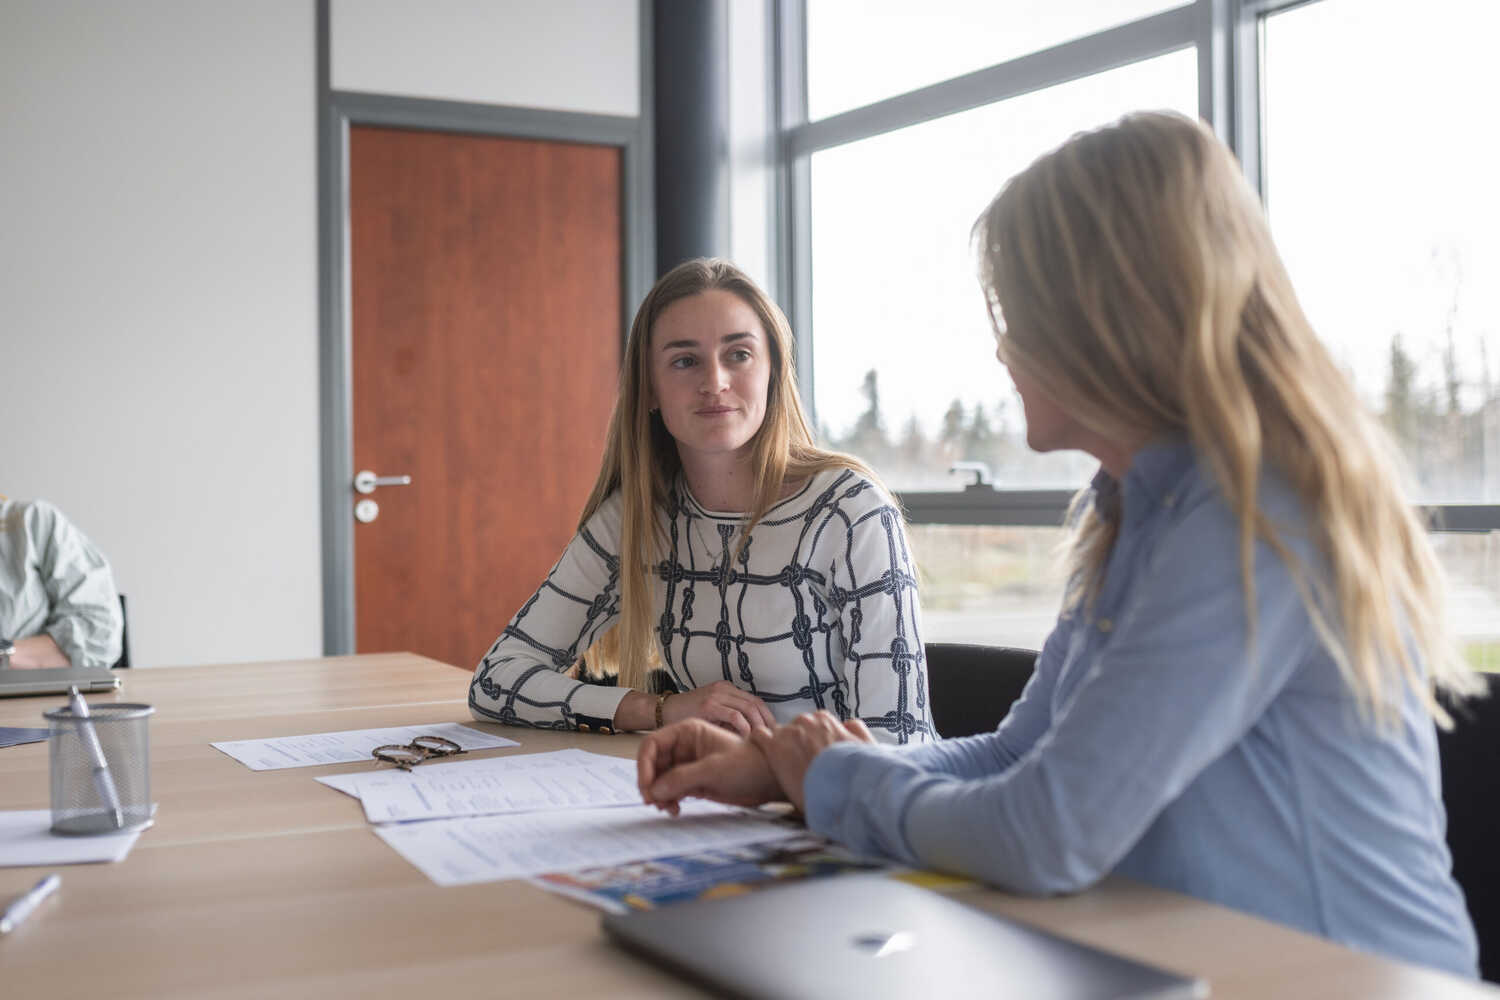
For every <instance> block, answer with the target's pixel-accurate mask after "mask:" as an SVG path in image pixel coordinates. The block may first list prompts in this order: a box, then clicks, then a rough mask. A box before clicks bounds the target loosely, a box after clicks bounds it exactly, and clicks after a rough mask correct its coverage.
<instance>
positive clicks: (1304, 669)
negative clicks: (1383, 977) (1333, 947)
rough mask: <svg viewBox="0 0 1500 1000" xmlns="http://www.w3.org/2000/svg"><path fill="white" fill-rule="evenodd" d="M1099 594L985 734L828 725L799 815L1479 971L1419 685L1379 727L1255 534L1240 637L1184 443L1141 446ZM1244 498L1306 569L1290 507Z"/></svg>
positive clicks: (1001, 873)
mask: <svg viewBox="0 0 1500 1000" xmlns="http://www.w3.org/2000/svg"><path fill="white" fill-rule="evenodd" d="M1095 488H1096V490H1098V491H1099V501H1100V502H1107V501H1109V500H1110V499H1111V498H1110V494H1111V493H1113V492H1114V491H1115V490H1116V489H1117V488H1118V491H1119V495H1118V500H1119V501H1120V502H1121V503H1122V504H1123V509H1122V512H1121V522H1120V531H1119V535H1118V538H1117V540H1116V542H1115V546H1114V549H1113V551H1112V553H1111V555H1110V559H1109V564H1108V569H1107V571H1106V573H1105V576H1104V579H1103V582H1102V584H1101V587H1100V590H1099V593H1098V597H1097V600H1096V601H1095V602H1094V605H1093V606H1092V608H1082V609H1079V610H1077V611H1075V612H1073V613H1072V614H1070V615H1067V616H1065V617H1063V618H1062V619H1061V620H1060V621H1059V622H1058V625H1057V628H1056V629H1055V630H1054V631H1053V633H1052V635H1051V636H1050V637H1049V638H1048V639H1047V642H1046V644H1045V645H1044V647H1043V649H1042V653H1041V655H1040V657H1039V658H1038V660H1037V667H1036V672H1035V674H1034V675H1033V677H1032V679H1031V681H1030V683H1029V684H1028V685H1027V687H1026V689H1025V692H1024V693H1023V694H1022V696H1021V698H1020V699H1019V700H1018V701H1017V702H1016V704H1015V706H1014V707H1013V708H1012V709H1011V711H1010V713H1009V714H1008V715H1007V716H1006V718H1005V720H1004V721H1003V722H1002V723H1001V724H1000V726H999V728H998V729H997V730H996V731H995V732H994V733H991V734H987V735H982V736H974V737H969V738H966V739H957V740H946V741H942V742H939V743H935V744H930V745H927V746H924V747H916V748H885V747H877V746H870V745H866V744H856V743H841V744H836V745H835V746H833V747H830V748H829V749H827V750H825V751H824V752H823V753H821V754H819V755H818V757H817V758H816V759H815V760H814V762H813V765H812V767H811V768H810V769H809V771H808V773H807V778H806V782H805V785H804V791H805V793H806V798H807V819H808V825H809V826H810V827H812V828H813V829H814V830H817V831H818V832H820V833H824V834H827V835H829V836H831V837H834V838H836V839H838V840H840V841H842V842H844V843H845V844H848V845H850V846H852V847H854V848H856V849H858V850H863V851H865V852H868V853H874V854H882V855H886V856H888V857H892V858H896V859H899V860H901V861H903V862H905V863H908V864H913V865H918V866H922V867H930V868H939V869H944V870H948V871H955V872H960V873H964V874H969V875H973V876H975V877H978V878H981V879H983V880H984V881H986V882H990V883H993V884H995V885H999V886H1002V887H1005V888H1009V889H1012V890H1016V891H1019V892H1029V893H1053V892H1069V891H1072V890H1077V889H1081V888H1083V887H1085V886H1088V885H1090V884H1092V883H1093V882H1095V881H1097V880H1098V879H1100V878H1102V877H1103V876H1104V875H1106V874H1108V873H1110V872H1116V871H1117V872H1120V873H1122V874H1125V875H1128V876H1131V877H1133V878H1136V879H1139V880H1141V881H1144V882H1149V883H1151V884H1154V885H1158V886H1162V887H1164V888H1167V889H1173V890H1176V891H1178V892H1184V893H1187V894H1189V895H1193V896H1197V897H1200V898H1202V899H1208V900H1212V901H1214V902H1218V903H1223V904H1225V905H1227V906H1232V907H1235V908H1237V909H1241V910H1246V911H1248V912H1250V913H1254V914H1258V915H1260V916H1263V917H1266V918H1269V919H1271V920H1276V921H1280V922H1281V923H1285V924H1289V925H1291V926H1293V927H1297V928H1301V929H1303V930H1306V931H1311V932H1313V933H1317V934H1321V935H1324V936H1325V937H1328V938H1331V939H1333V940H1335V941H1339V942H1342V943H1344V944H1348V945H1351V946H1353V947H1356V948H1361V949H1364V950H1367V951H1372V952H1378V953H1382V954H1386V955H1390V956H1393V957H1396V958H1400V959H1405V960H1408V961H1412V962H1417V963H1420V964H1423V965H1430V966H1436V967H1438V968H1442V969H1447V970H1449V971H1452V972H1455V973H1459V974H1461V975H1465V976H1474V975H1475V974H1476V965H1477V946H1476V943H1475V938H1474V929H1473V925H1472V923H1471V922H1470V920H1469V916H1468V913H1467V911H1466V909H1465V906H1464V898H1463V893H1462V892H1461V891H1460V889H1459V888H1458V885H1457V884H1456V883H1455V882H1454V881H1453V877H1452V874H1451V867H1452V865H1451V859H1450V858H1449V854H1448V849H1447V845H1446V843H1445V840H1444V830H1445V826H1446V817H1445V814H1444V810H1443V803H1442V799H1441V791H1440V789H1441V785H1440V782H1439V773H1438V759H1437V746H1436V743H1437V741H1436V734H1435V732H1434V729H1433V724H1432V722H1431V720H1430V719H1429V718H1428V717H1427V716H1426V714H1425V713H1424V711H1423V709H1422V707H1421V704H1420V703H1419V701H1418V699H1417V698H1416V697H1415V696H1414V695H1412V694H1410V693H1409V692H1407V693H1404V694H1403V695H1402V696H1400V705H1401V711H1400V718H1399V720H1397V723H1396V724H1395V725H1393V726H1390V727H1387V728H1385V729H1382V728H1380V727H1377V726H1376V725H1375V724H1374V723H1372V722H1370V721H1369V720H1368V719H1367V718H1364V717H1362V716H1361V714H1360V710H1359V707H1358V705H1357V703H1356V700H1355V697H1354V695H1353V693H1352V692H1351V691H1350V690H1349V687H1348V685H1347V684H1346V683H1345V682H1344V681H1343V679H1342V678H1341V677H1340V675H1339V671H1338V668H1337V667H1336V665H1335V664H1334V662H1333V660H1332V658H1331V657H1330V656H1329V655H1328V653H1327V652H1326V650H1324V649H1323V647H1322V646H1321V645H1320V644H1319V642H1318V640H1317V637H1316V635H1315V634H1314V632H1313V629H1312V626H1311V624H1310V621H1309V618H1308V615H1307V611H1306V609H1305V607H1304V605H1303V602H1302V597H1301V595H1300V593H1299V590H1298V587H1297V585H1296V583H1295V581H1294V578H1293V577H1292V575H1291V573H1290V571H1289V570H1288V567H1287V565H1286V563H1285V562H1284V561H1283V560H1282V559H1281V558H1280V557H1279V556H1277V555H1276V554H1275V552H1274V551H1273V550H1272V549H1271V547H1270V546H1268V545H1267V544H1265V543H1264V542H1263V541H1258V542H1257V544H1256V546H1255V550H1254V579H1255V605H1256V619H1255V628H1254V639H1253V644H1251V643H1250V642H1247V640H1248V639H1249V635H1248V629H1247V616H1246V610H1245V597H1244V591H1243V589H1242V586H1241V573H1240V552H1239V535H1238V532H1239V526H1238V522H1237V520H1236V518H1235V516H1234V514H1233V513H1232V512H1231V511H1230V509H1229V506H1228V504H1227V503H1226V502H1225V500H1224V498H1223V496H1222V495H1221V493H1220V492H1219V490H1218V488H1217V486H1216V484H1215V482H1214V480H1213V476H1212V473H1211V472H1210V471H1209V469H1208V467H1207V465H1206V464H1204V463H1203V462H1201V461H1200V460H1199V459H1198V458H1197V457H1196V456H1195V454H1194V452H1193V451H1192V449H1191V448H1190V447H1189V446H1187V445H1186V444H1185V443H1180V442H1173V443H1167V444H1159V445H1155V446H1153V447H1150V448H1147V449H1145V450H1143V451H1142V452H1141V453H1140V454H1138V455H1137V456H1136V458H1135V460H1134V462H1133V463H1132V464H1131V467H1130V470H1129V472H1128V473H1127V475H1126V476H1125V479H1124V481H1123V484H1122V485H1120V486H1119V487H1117V486H1116V484H1115V482H1114V480H1112V479H1111V478H1110V477H1108V476H1107V475H1105V474H1103V473H1102V472H1101V474H1100V476H1099V477H1098V478H1096V480H1095ZM1260 503H1261V507H1262V510H1263V511H1265V512H1266V513H1267V514H1268V515H1269V516H1270V517H1271V518H1272V519H1273V521H1274V523H1276V524H1277V526H1278V528H1279V529H1280V530H1281V531H1282V532H1283V538H1284V541H1285V542H1286V544H1287V545H1288V546H1289V547H1290V549H1291V550H1292V551H1293V552H1294V553H1295V554H1296V556H1297V557H1298V558H1299V559H1300V560H1301V561H1302V564H1303V565H1304V566H1307V567H1308V570H1309V572H1313V573H1316V572H1319V571H1321V567H1322V563H1321V560H1320V559H1319V557H1318V556H1317V554H1316V546H1315V545H1313V544H1312V543H1311V542H1310V541H1309V540H1308V538H1307V537H1306V535H1305V532H1304V530H1303V529H1304V528H1305V520H1304V518H1303V515H1302V512H1301V507H1300V505H1299V503H1298V502H1297V500H1296V498H1295V497H1294V495H1293V494H1292V492H1291V490H1290V489H1289V488H1288V487H1287V486H1286V485H1285V484H1284V483H1282V482H1280V481H1279V480H1277V479H1275V478H1274V477H1271V478H1268V480H1267V481H1266V482H1265V483H1264V485H1263V486H1262V489H1261V497H1260Z"/></svg>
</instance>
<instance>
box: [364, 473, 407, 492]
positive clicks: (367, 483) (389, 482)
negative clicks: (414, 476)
mask: <svg viewBox="0 0 1500 1000" xmlns="http://www.w3.org/2000/svg"><path fill="white" fill-rule="evenodd" d="M410 485H411V476H377V475H375V473H373V472H371V471H370V470H369V469H360V470H359V471H358V472H356V473H355V474H354V492H356V493H374V492H375V489H376V487H380V486H410Z"/></svg>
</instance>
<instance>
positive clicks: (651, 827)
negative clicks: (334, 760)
mask: <svg viewBox="0 0 1500 1000" xmlns="http://www.w3.org/2000/svg"><path fill="white" fill-rule="evenodd" d="M317 780H318V781H320V782H322V783H323V784H325V785H328V786H329V787H330V788H336V789H338V790H339V791H341V792H344V793H346V794H348V795H352V796H354V797H355V798H357V799H359V800H360V802H361V804H362V805H363V806H364V808H365V815H366V817H367V818H369V820H370V821H371V822H373V823H376V824H382V825H378V826H377V827H376V829H375V832H376V834H377V835H379V836H380V838H381V839H382V840H384V841H385V842H386V843H387V844H390V845H391V846H392V847H393V848H395V849H396V851H397V852H398V853H400V854H401V856H402V857H404V858H406V860H407V861H409V862H411V863H412V864H413V865H414V866H415V867H417V868H418V869H420V870H421V871H422V872H423V873H425V874H426V875H427V877H428V878H430V879H432V880H433V881H434V882H436V883H437V884H438V885H465V884H468V883H472V882H491V881H495V880H498V879H507V878H525V877H527V876H532V875H540V874H543V873H545V872H551V871H557V870H558V869H562V868H576V867H579V866H583V865H606V864H618V863H620V862H625V861H633V860H636V859H640V858H653V857H660V856H661V855H665V854H682V853H687V852H691V851H700V850H712V849H718V848H727V847H738V846H741V845H744V844H754V843H763V842H765V841H769V840H777V839H781V838H784V837H789V836H795V835H796V834H797V832H798V831H797V830H796V829H795V828H793V827H790V826H788V825H787V824H786V823H784V822H781V821H778V820H774V819H771V818H768V817H765V816H762V815H760V814H758V813H754V812H750V811H747V810H744V809H736V808H734V807H731V806H721V805H716V804H714V803H710V802H696V801H695V802H688V803H685V804H684V807H683V810H682V815H681V816H679V817H677V818H673V817H670V816H666V815H664V814H662V813H661V812H659V811H658V810H656V809H654V808H652V807H649V806H645V805H642V804H641V797H640V792H639V791H638V790H637V789H636V782H635V762H634V761H631V760H629V759H625V758H621V757H610V756H605V755H603V754H595V753H589V752H588V751H586V750H578V749H568V750H557V751H554V752H552V753H538V754H524V755H514V756H509V757H490V758H486V759H484V760H471V761H454V762H451V763H447V762H445V763H437V764H423V765H422V766H420V767H417V768H414V769H413V770H411V771H409V772H408V771H400V770H387V771H372V772H371V771H367V772H363V773H360V774H335V775H324V776H323V777H320V778H318V779H317Z"/></svg>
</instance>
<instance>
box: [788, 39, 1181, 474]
mask: <svg viewBox="0 0 1500 1000" xmlns="http://www.w3.org/2000/svg"><path fill="white" fill-rule="evenodd" d="M1197 87H1198V79H1197V60H1196V55H1195V53H1194V51H1193V50H1191V49H1188V50H1184V51H1182V52H1176V53H1172V54H1170V55H1166V56H1161V57H1158V58H1156V59H1150V60H1147V61H1144V62H1139V63H1135V64H1132V65H1129V66H1123V67H1121V68H1119V69H1116V70H1111V71H1110V72H1108V73H1100V74H1098V75H1097V76H1092V77H1087V78H1085V79H1082V80H1075V81H1073V82H1071V83H1066V84H1063V85H1061V86H1057V87H1052V88H1049V89H1047V90H1041V91H1037V92H1036V93H1032V94H1027V95H1025V96H1022V97H1017V98H1015V99H1013V100H1009V101H1004V102H1002V103H999V104H992V105H988V106H986V107H982V108H976V109H974V110H972V111H965V112H963V113H961V114H956V115H950V116H948V117H946V118H940V119H937V120H935V121H930V122H924V123H922V124H921V125H914V126H912V127H910V128H906V129H901V130H900V131H896V132H890V133H887V134H885V135H880V136H875V137H873V138H870V139H865V140H862V141H860V142H855V143H850V144H848V145H846V146H839V147H836V148H834V149H829V150H824V151H822V152H819V153H815V154H813V156H812V161H811V172H812V301H813V328H812V341H813V380H814V385H813V389H814V399H815V401H816V404H817V417H818V423H819V427H820V431H821V433H822V436H823V438H824V439H825V440H826V441H828V442H830V443H831V444H832V445H833V446H834V447H838V448H842V449H845V450H848V451H851V452H853V453H854V454H856V455H859V456H860V457H862V458H864V459H866V460H867V461H869V462H870V463H871V464H872V465H874V466H875V468H876V469H877V470H879V472H880V474H881V475H882V476H883V477H884V478H885V479H886V482H887V484H888V485H889V486H891V488H893V489H898V490H931V489H958V488H960V487H961V486H962V485H963V483H964V481H965V480H964V479H963V477H959V476H950V475H949V474H948V469H949V467H950V466H951V465H952V463H953V462H954V461H957V460H961V459H962V460H977V461H983V462H986V463H988V464H989V466H990V468H991V470H992V472H993V473H994V476H995V484H996V486H997V488H1001V489H1005V488H1023V487H1036V488H1042V487H1063V488H1071V487H1075V486H1079V485H1082V484H1083V483H1084V482H1085V481H1086V480H1087V479H1088V477H1089V475H1091V474H1092V472H1093V470H1094V468H1095V467H1096V466H1097V463H1095V462H1094V461H1093V460H1091V459H1089V458H1088V457H1087V456H1085V455H1083V454H1082V453H1079V452H1060V453H1055V454H1051V455H1036V454H1033V453H1032V452H1031V451H1030V450H1029V449H1027V447H1026V441H1025V433H1024V431H1025V427H1024V422H1023V420H1022V416H1021V404H1020V400H1019V399H1018V398H1017V397H1016V395H1015V391H1014V390H1013V389H1012V388H1011V384H1010V379H1009V378H1008V377H1007V376H1006V375H1005V373H1004V370H1003V369H1002V368H1001V367H1000V365H999V363H998V362H996V360H995V341H994V335H993V333H992V332H991V329H990V323H989V318H988V315H987V313H986V311H985V306H984V298H983V295H982V294H981V293H980V291H979V282H978V280H977V277H976V275H977V270H976V266H975V261H974V256H973V254H972V252H971V251H970V247H969V229H970V227H971V226H972V225H973V223H974V220H975V218H976V217H977V216H978V215H979V213H980V212H981V211H982V210H983V209H984V207H985V205H987V204H989V201H990V199H991V198H993V197H994V196H995V193H996V192H997V191H998V190H999V189H1000V185H1001V184H1002V183H1003V182H1004V181H1005V180H1006V179H1007V178H1009V177H1010V176H1011V175H1013V174H1015V173H1017V172H1019V171H1020V170H1022V169H1024V168H1025V167H1026V166H1027V164H1029V163H1030V162H1031V161H1032V160H1033V159H1035V158H1036V157H1037V156H1038V155H1040V154H1041V153H1043V152H1045V151H1047V150H1048V149H1050V148H1052V147H1053V146H1056V145H1057V144H1059V143H1061V142H1062V141H1063V140H1064V139H1066V138H1067V137H1068V136H1070V135H1072V134H1073V133H1074V132H1077V131H1079V130H1081V129H1085V128H1091V127H1094V126H1097V125H1101V124H1103V123H1105V122H1107V121H1110V120H1112V119H1114V118H1117V117H1119V116H1120V115H1121V114H1124V113H1125V112H1127V111H1131V110H1135V109H1138V108H1173V109H1176V110H1179V111H1183V112H1186V113H1188V114H1195V113H1196V108H1197Z"/></svg>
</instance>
